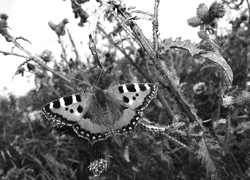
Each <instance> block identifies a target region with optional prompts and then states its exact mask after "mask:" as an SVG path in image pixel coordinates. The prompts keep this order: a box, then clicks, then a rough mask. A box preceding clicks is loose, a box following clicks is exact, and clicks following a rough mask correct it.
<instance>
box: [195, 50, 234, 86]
mask: <svg viewBox="0 0 250 180" xmlns="http://www.w3.org/2000/svg"><path fill="white" fill-rule="evenodd" d="M200 56H202V57H205V58H208V59H209V60H211V61H213V62H214V63H216V64H217V65H219V67H220V68H221V69H222V71H223V74H224V75H225V78H226V81H228V83H229V84H231V83H232V81H233V71H232V69H231V68H230V66H229V65H228V64H227V61H226V60H225V59H224V58H223V57H222V56H221V55H220V54H217V53H214V52H206V53H205V54H200Z"/></svg>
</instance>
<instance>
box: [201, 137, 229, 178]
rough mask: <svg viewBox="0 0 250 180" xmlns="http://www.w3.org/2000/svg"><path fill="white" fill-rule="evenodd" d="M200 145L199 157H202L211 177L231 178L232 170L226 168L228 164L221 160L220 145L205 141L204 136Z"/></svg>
mask: <svg viewBox="0 0 250 180" xmlns="http://www.w3.org/2000/svg"><path fill="white" fill-rule="evenodd" d="M198 146H199V149H198V158H199V159H201V161H202V165H203V166H205V168H206V170H207V174H208V175H209V176H210V177H211V179H218V180H219V179H230V172H228V171H227V170H226V169H227V167H226V164H225V163H224V162H223V161H222V160H221V157H220V156H221V155H220V152H219V151H218V150H219V146H218V145H216V144H215V143H213V144H212V143H211V142H209V141H205V139H204V138H202V139H201V140H200V141H199V143H198Z"/></svg>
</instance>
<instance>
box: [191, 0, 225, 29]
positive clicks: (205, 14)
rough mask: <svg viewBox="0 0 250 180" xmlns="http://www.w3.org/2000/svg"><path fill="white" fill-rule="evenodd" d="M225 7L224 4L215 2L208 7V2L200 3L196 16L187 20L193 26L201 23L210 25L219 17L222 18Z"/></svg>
mask: <svg viewBox="0 0 250 180" xmlns="http://www.w3.org/2000/svg"><path fill="white" fill-rule="evenodd" d="M225 12H226V11H225V8H224V6H223V4H221V3H217V2H213V4H212V5H211V6H210V7H209V8H208V7H207V5H206V4H204V3H202V4H199V6H198V8H197V12H196V16H194V17H192V18H189V19H188V20H187V22H188V24H189V25H190V26H192V27H198V26H200V25H210V24H212V23H214V22H215V21H216V19H218V18H222V17H223V16H224V15H225Z"/></svg>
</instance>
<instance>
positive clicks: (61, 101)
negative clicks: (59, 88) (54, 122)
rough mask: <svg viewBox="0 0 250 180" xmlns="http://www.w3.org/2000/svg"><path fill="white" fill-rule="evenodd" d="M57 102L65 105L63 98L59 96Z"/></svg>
mask: <svg viewBox="0 0 250 180" xmlns="http://www.w3.org/2000/svg"><path fill="white" fill-rule="evenodd" d="M59 102H60V104H61V106H62V107H65V102H64V100H63V98H60V99H59Z"/></svg>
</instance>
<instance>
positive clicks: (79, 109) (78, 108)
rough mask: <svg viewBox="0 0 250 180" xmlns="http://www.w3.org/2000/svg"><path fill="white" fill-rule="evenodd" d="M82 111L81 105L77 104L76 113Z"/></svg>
mask: <svg viewBox="0 0 250 180" xmlns="http://www.w3.org/2000/svg"><path fill="white" fill-rule="evenodd" d="M82 111H83V108H82V106H80V105H79V106H78V107H77V112H78V113H81V112H82Z"/></svg>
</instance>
